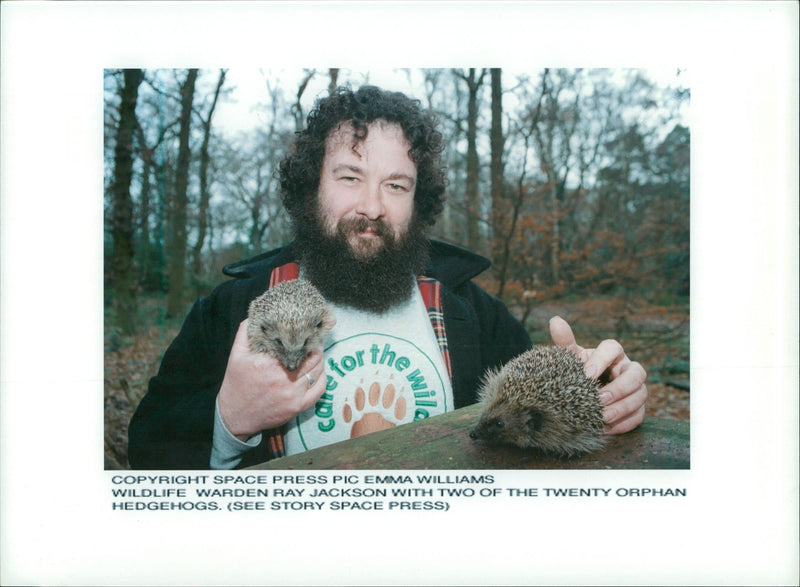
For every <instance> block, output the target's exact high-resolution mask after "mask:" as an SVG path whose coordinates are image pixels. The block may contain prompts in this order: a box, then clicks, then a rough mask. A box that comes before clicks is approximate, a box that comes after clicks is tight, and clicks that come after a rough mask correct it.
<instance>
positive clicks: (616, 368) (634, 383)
mask: <svg viewBox="0 0 800 587" xmlns="http://www.w3.org/2000/svg"><path fill="white" fill-rule="evenodd" d="M550 336H551V338H552V339H553V343H555V344H556V345H557V346H560V347H564V348H567V349H569V350H571V351H572V352H573V353H575V354H576V355H578V356H579V357H580V358H581V360H582V361H583V362H584V370H585V372H586V375H587V376H589V377H591V378H592V379H597V378H598V377H599V376H600V375H601V374H602V373H603V372H604V371H606V369H609V372H610V374H611V381H610V382H609V383H608V384H607V385H605V386H603V387H601V388H600V400H601V401H602V402H603V405H604V406H605V408H604V409H603V418H604V419H605V423H606V426H605V433H606V434H621V433H623V432H628V431H630V430H633V429H634V428H636V427H637V426H638V425H639V424H641V423H642V421H643V420H644V404H645V401H647V386H645V380H646V379H647V373H646V372H645V370H644V368H643V367H642V366H641V365H640V364H639V363H636V362H633V361H631V360H630V359H629V358H628V356H627V355H626V354H625V351H624V350H623V349H622V345H621V344H619V343H618V342H617V341H616V340H604V341H602V342H601V343H600V344H599V345H597V348H594V349H585V348H583V347H581V346H579V345H578V343H576V342H575V335H574V334H573V333H572V328H570V326H569V324H567V322H566V320H564V319H563V318H561V317H559V316H554V317H553V318H551V319H550Z"/></svg>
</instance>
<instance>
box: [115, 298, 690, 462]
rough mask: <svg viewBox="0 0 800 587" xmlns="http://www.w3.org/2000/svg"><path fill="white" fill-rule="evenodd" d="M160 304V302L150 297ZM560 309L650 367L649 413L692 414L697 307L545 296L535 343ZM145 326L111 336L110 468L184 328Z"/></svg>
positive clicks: (585, 333)
mask: <svg viewBox="0 0 800 587" xmlns="http://www.w3.org/2000/svg"><path fill="white" fill-rule="evenodd" d="M147 303H148V304H150V305H151V306H152V304H153V301H152V300H148V301H147ZM554 315H559V316H561V317H563V318H564V319H566V320H567V321H568V322H569V323H570V325H571V326H572V328H573V330H574V332H575V337H576V340H577V341H578V343H579V344H582V345H583V346H595V345H596V344H597V342H599V341H600V340H602V339H604V338H616V339H618V340H619V341H620V342H621V343H622V345H623V347H624V348H625V351H626V353H627V354H628V356H629V357H631V359H632V360H634V361H638V362H640V363H641V364H642V365H644V367H645V369H646V370H647V371H648V382H647V389H648V391H649V398H648V400H647V415H648V416H653V417H660V418H674V419H678V420H689V403H690V402H689V390H688V385H689V308H688V304H686V305H683V306H675V305H671V306H661V305H652V304H647V303H643V302H636V303H635V304H631V303H626V302H624V301H621V300H617V299H612V298H600V299H598V298H593V299H591V300H574V301H555V302H546V303H540V304H538V305H537V306H536V308H535V309H534V310H533V311H532V312H531V314H530V315H529V316H528V318H527V320H526V326H527V327H528V328H529V330H531V335H532V338H533V340H534V343H537V344H538V343H548V342H549V335H548V331H547V324H548V321H549V320H550V318H551V317H552V316H554ZM157 322H158V323H157V324H154V325H151V326H149V327H148V328H146V329H145V330H143V331H142V332H140V333H138V334H136V335H134V336H130V337H120V336H118V335H117V334H116V333H114V332H113V331H108V329H107V332H106V335H105V346H104V348H105V359H104V364H105V376H104V390H105V391H104V396H105V411H104V416H105V417H104V420H105V468H106V469H127V468H129V467H128V459H127V446H128V422H129V421H130V418H131V416H132V415H133V412H134V410H135V408H136V406H137V405H138V404H139V401H140V400H141V398H142V396H143V395H144V393H145V392H146V391H147V383H148V381H149V379H150V378H151V377H152V376H153V375H155V373H156V372H157V371H158V367H159V365H160V363H161V358H162V356H163V354H164V351H165V350H166V348H167V346H168V345H169V343H170V342H171V340H172V339H173V338H174V337H175V335H177V333H178V329H179V327H180V324H179V323H178V322H174V321H172V322H170V321H163V320H162V321H157Z"/></svg>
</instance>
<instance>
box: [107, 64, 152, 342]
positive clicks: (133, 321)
mask: <svg viewBox="0 0 800 587" xmlns="http://www.w3.org/2000/svg"><path fill="white" fill-rule="evenodd" d="M124 78H125V84H124V86H123V87H122V90H121V92H120V97H121V102H120V106H119V126H118V127H117V140H116V147H115V149H114V181H113V186H112V193H113V196H112V198H113V219H112V239H113V243H114V245H113V246H114V249H113V253H112V259H111V275H112V284H113V285H112V287H113V290H114V292H115V306H116V315H117V316H116V318H117V325H118V326H119V327H120V328H121V329H122V332H123V333H124V334H132V333H133V332H135V331H136V325H137V322H138V320H137V314H138V305H137V302H136V291H135V286H136V284H135V279H134V271H133V257H134V245H133V199H132V198H131V179H132V177H133V132H134V129H135V127H136V101H137V99H138V97H139V84H141V83H142V79H143V78H144V74H143V73H142V70H141V69H126V70H125V71H124Z"/></svg>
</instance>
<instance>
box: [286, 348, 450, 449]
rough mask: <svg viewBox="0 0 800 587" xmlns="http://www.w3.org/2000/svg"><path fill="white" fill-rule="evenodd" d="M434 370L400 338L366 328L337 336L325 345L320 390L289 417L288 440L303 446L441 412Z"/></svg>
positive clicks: (441, 390) (441, 385) (441, 391)
mask: <svg viewBox="0 0 800 587" xmlns="http://www.w3.org/2000/svg"><path fill="white" fill-rule="evenodd" d="M434 348H435V347H434ZM434 352H438V349H435V350H434ZM440 369H442V368H441V367H437V363H436V362H435V361H433V360H432V358H431V357H430V356H429V355H428V354H427V353H425V352H424V351H423V350H422V349H420V347H418V346H417V345H416V344H414V343H413V342H411V341H410V340H407V339H404V338H400V337H397V336H392V335H388V334H381V333H375V332H366V333H362V334H357V335H355V336H350V337H347V338H344V339H342V340H339V341H337V342H335V343H333V344H332V345H330V346H329V347H327V348H326V349H325V377H326V384H325V393H323V394H322V396H321V397H320V398H319V400H318V401H317V403H316V404H315V406H314V407H313V408H312V409H311V410H308V411H307V412H304V413H303V414H301V415H299V416H298V417H297V418H296V419H295V422H294V425H293V426H291V427H290V430H289V431H288V432H287V435H288V438H289V442H297V443H298V444H297V445H296V446H298V448H302V450H309V449H310V448H316V447H319V446H325V445H328V444H332V443H334V442H339V441H342V440H348V439H351V438H355V437H357V436H363V435H364V434H367V433H369V432H376V431H378V430H386V429H387V428H392V427H395V426H400V425H401V424H406V423H409V422H413V421H415V420H421V419H423V418H429V417H431V416H435V415H438V414H443V413H445V412H446V411H447V410H448V405H447V403H448V402H447V396H446V394H445V382H444V378H443V376H446V374H444V371H441V370H440ZM443 374H444V375H443Z"/></svg>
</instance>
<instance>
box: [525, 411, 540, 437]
mask: <svg viewBox="0 0 800 587" xmlns="http://www.w3.org/2000/svg"><path fill="white" fill-rule="evenodd" d="M543 421H544V414H543V413H542V412H541V411H540V410H528V421H527V422H526V423H525V425H526V426H527V427H528V432H530V433H533V432H538V431H539V429H540V428H541V427H542V422H543Z"/></svg>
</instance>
